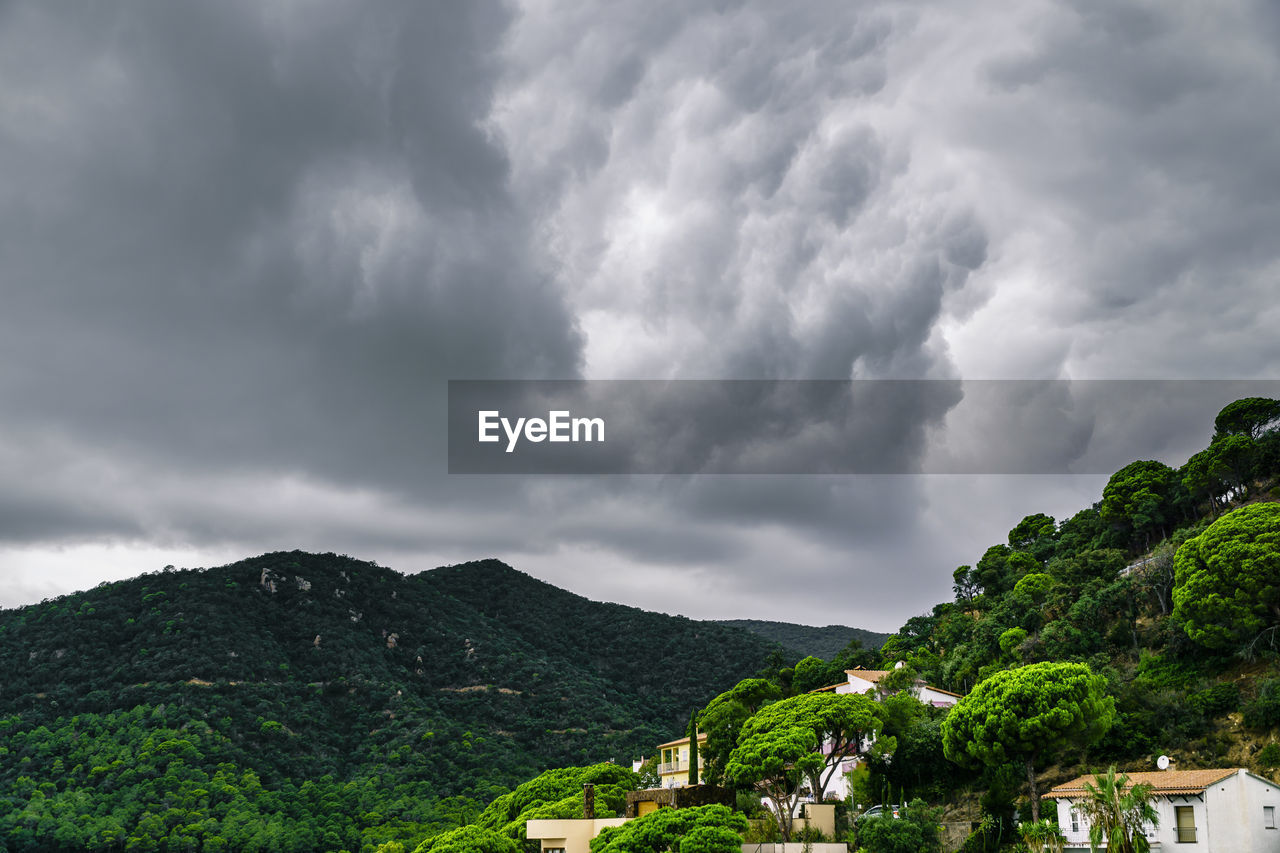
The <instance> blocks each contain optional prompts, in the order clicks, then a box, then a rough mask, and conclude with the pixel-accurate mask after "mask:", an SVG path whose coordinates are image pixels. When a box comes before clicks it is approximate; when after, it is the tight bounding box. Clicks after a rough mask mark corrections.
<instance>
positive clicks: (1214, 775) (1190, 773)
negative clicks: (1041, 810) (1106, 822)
mask: <svg viewBox="0 0 1280 853" xmlns="http://www.w3.org/2000/svg"><path fill="white" fill-rule="evenodd" d="M1238 770H1239V768H1237V767H1228V768H1219V769H1216V770H1153V771H1142V772H1138V773H1125V774H1124V775H1125V776H1128V777H1129V784H1130V785H1138V784H1141V783H1143V782H1146V783H1149V784H1151V785H1152V786H1153V787H1154V788H1155V793H1157V794H1198V793H1200V792H1201V791H1203V790H1204V789H1205V788H1208V787H1209V786H1210V785H1213V784H1214V783H1215V782H1221V781H1222V780H1223V779H1226V778H1227V777H1229V776H1233V775H1235V774H1236V773H1237V772H1238ZM1116 775H1117V776H1119V775H1120V773H1119V771H1117V773H1116ZM1094 779H1095V774H1092V773H1091V774H1089V775H1086V776H1079V777H1077V778H1075V779H1072V780H1071V781H1070V782H1064V783H1063V784H1061V785H1058V786H1057V787H1055V788H1051V789H1050V790H1049V792H1048V793H1047V794H1045V795H1044V797H1045V798H1051V797H1052V798H1058V797H1062V798H1066V797H1071V796H1078V795H1081V794H1083V793H1084V783H1085V782H1086V781H1087V782H1090V783H1092V784H1094V785H1097V782H1096V781H1094Z"/></svg>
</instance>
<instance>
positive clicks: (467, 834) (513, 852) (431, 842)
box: [414, 826, 520, 853]
mask: <svg viewBox="0 0 1280 853" xmlns="http://www.w3.org/2000/svg"><path fill="white" fill-rule="evenodd" d="M414 853H520V846H519V845H518V844H516V842H514V841H512V840H511V839H510V838H507V837H506V836H505V835H499V834H498V833H496V832H494V831H493V830H491V829H481V828H480V827H478V826H464V827H461V828H459V829H454V830H450V831H449V832H446V833H445V834H444V835H437V836H436V837H434V838H428V839H427V840H426V841H424V842H422V843H421V844H419V845H418V847H417V849H415V850H414Z"/></svg>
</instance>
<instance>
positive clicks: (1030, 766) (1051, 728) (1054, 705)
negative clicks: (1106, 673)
mask: <svg viewBox="0 0 1280 853" xmlns="http://www.w3.org/2000/svg"><path fill="white" fill-rule="evenodd" d="M1105 690H1106V682H1105V681H1104V680H1103V679H1102V677H1101V676H1099V675H1095V674H1094V673H1092V672H1091V671H1090V670H1089V667H1087V666H1085V665H1084V664H1082V663H1033V664H1028V665H1027V666H1020V667H1017V668H1015V669H1006V670H1004V671H1003V672H997V673H995V674H994V675H992V676H990V677H989V678H987V679H985V680H983V682H982V683H981V684H979V685H978V686H977V687H975V688H974V690H973V692H972V693H970V694H969V695H968V696H966V697H964V698H963V699H961V700H960V702H959V704H957V705H956V706H955V707H954V708H952V709H951V712H950V713H949V714H947V718H946V720H944V721H943V723H942V747H943V750H944V752H945V753H946V756H947V758H949V759H950V760H952V761H954V762H956V763H957V764H967V765H971V766H978V767H982V766H985V767H990V768H999V767H1001V766H1005V765H1010V764H1022V766H1023V767H1024V768H1025V769H1026V773H1027V786H1028V799H1029V801H1030V803H1031V819H1032V821H1039V820H1040V808H1039V806H1040V797H1039V792H1038V791H1037V790H1036V764H1037V763H1038V761H1039V759H1040V758H1041V757H1043V756H1045V755H1053V754H1055V753H1060V752H1061V751H1062V750H1064V749H1068V748H1072V747H1076V748H1081V747H1088V746H1092V745H1093V744H1095V743H1097V742H1098V740H1099V739H1100V738H1101V737H1102V736H1103V735H1104V734H1106V733H1107V730H1108V729H1110V728H1111V726H1112V724H1113V723H1114V722H1115V702H1114V700H1112V699H1111V697H1110V696H1107V695H1106V693H1105Z"/></svg>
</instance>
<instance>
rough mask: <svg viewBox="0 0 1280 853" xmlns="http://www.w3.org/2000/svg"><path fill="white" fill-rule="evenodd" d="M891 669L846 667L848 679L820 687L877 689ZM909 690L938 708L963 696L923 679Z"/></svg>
mask: <svg viewBox="0 0 1280 853" xmlns="http://www.w3.org/2000/svg"><path fill="white" fill-rule="evenodd" d="M892 671H893V670H887V669H846V670H845V671H844V674H845V678H847V679H848V680H847V681H846V682H844V683H842V684H834V685H832V686H831V687H824V688H822V689H823V690H834V691H835V692H836V693H866V692H867V691H868V690H871V689H873V688H876V689H878V688H879V685H880V679H882V678H884V677H885V676H886V675H888V674H889V673H890V672H892ZM911 692H912V695H914V696H915V697H916V698H917V699H919V700H920V701H921V702H923V703H925V704H926V705H933V706H935V707H938V708H950V707H951V706H952V705H954V704H956V703H957V702H959V701H960V700H961V699H962V698H964V697H962V696H961V695H960V694H959V693H952V692H951V691H950V690H943V689H942V688H941V687H934V686H932V685H930V684H925V683H924V682H923V681H917V682H916V685H915V687H914V688H913V689H912V691H911Z"/></svg>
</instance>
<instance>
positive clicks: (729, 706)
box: [698, 678, 782, 785]
mask: <svg viewBox="0 0 1280 853" xmlns="http://www.w3.org/2000/svg"><path fill="white" fill-rule="evenodd" d="M780 698H782V691H781V690H780V689H778V686H777V685H776V684H774V683H773V682H771V681H767V680H765V679H763V678H747V679H744V680H742V681H739V682H738V683H737V684H735V685H734V686H733V687H730V688H729V689H728V690H726V691H725V692H723V693H721V694H720V695H719V696H717V697H716V698H714V699H712V700H711V701H710V702H708V703H707V707H706V708H704V709H703V710H702V713H701V714H699V715H698V728H700V729H701V730H702V731H704V732H706V734H707V742H706V743H705V744H703V745H702V768H703V774H702V775H703V776H705V777H706V781H707V783H708V784H711V785H718V784H719V783H720V781H721V780H722V779H723V778H724V766H725V764H726V763H727V762H728V760H729V753H731V752H733V748H734V747H735V746H737V745H738V733H739V732H740V731H741V730H742V726H743V724H744V723H746V721H747V720H748V719H750V718H751V715H752V714H754V713H755V712H756V711H758V710H760V708H762V707H763V706H764V705H765V704H766V703H768V702H773V701H776V700H778V699H780Z"/></svg>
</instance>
